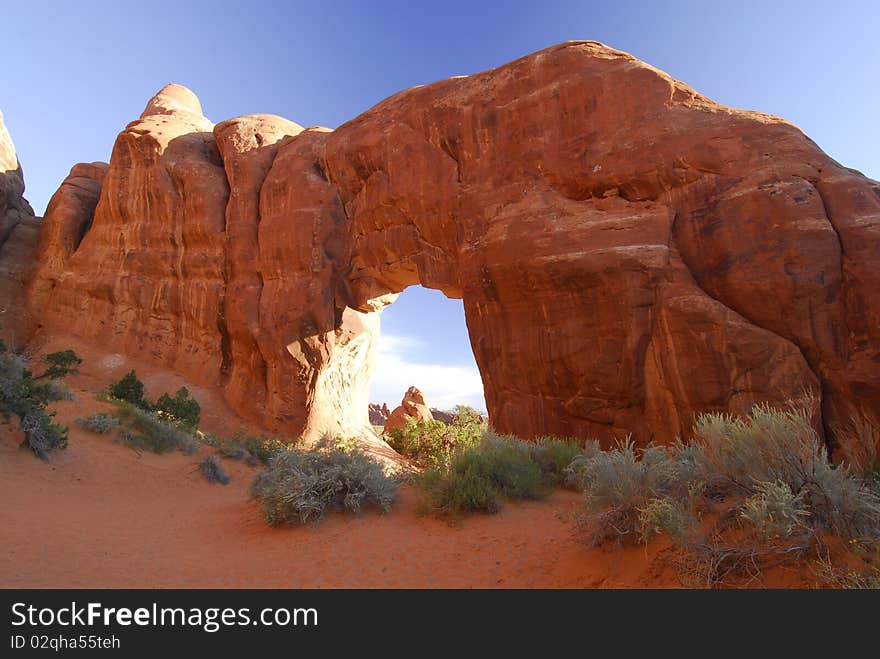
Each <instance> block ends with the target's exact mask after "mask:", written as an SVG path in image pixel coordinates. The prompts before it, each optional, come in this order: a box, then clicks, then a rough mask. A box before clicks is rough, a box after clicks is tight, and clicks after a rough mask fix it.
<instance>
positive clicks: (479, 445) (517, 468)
mask: <svg viewBox="0 0 880 659" xmlns="http://www.w3.org/2000/svg"><path fill="white" fill-rule="evenodd" d="M579 454H580V448H579V447H577V444H576V443H574V442H569V440H557V439H547V440H545V441H543V442H539V443H533V442H525V441H522V440H519V439H517V438H515V437H511V436H503V435H497V434H495V433H494V432H492V431H486V432H485V433H484V436H483V438H482V439H480V440H479V441H477V442H468V443H467V444H462V445H458V446H457V447H456V448H455V449H454V450H453V451H452V452H451V453H450V454H449V457H448V459H447V460H446V461H438V462H435V463H434V464H432V465H431V466H430V467H428V468H427V469H426V470H425V471H424V473H422V474H420V475H418V476H416V484H417V485H418V486H419V487H420V489H421V500H420V506H419V507H420V510H421V511H422V512H426V513H427V512H433V513H437V514H441V515H455V514H458V513H462V512H488V513H494V512H497V511H498V510H499V509H500V508H501V501H502V499H503V498H505V497H506V498H509V499H541V498H544V497H546V496H547V495H548V494H549V493H550V491H551V490H552V489H553V487H555V486H556V485H558V484H559V483H560V481H561V480H562V478H563V474H564V471H565V467H563V464H564V463H565V462H567V461H568V459H569V457H570V456H572V455H574V456H577V455H579Z"/></svg>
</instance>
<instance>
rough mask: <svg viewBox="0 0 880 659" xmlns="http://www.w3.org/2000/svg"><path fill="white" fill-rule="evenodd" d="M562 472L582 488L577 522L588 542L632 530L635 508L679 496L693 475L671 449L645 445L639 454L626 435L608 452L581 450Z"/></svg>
mask: <svg viewBox="0 0 880 659" xmlns="http://www.w3.org/2000/svg"><path fill="white" fill-rule="evenodd" d="M567 472H568V479H569V482H571V483H574V484H575V485H576V486H578V487H579V488H580V489H582V490H583V491H584V495H585V496H584V511H583V514H582V515H581V517H580V519H579V526H580V528H581V530H582V531H583V532H584V535H585V538H586V540H587V542H588V544H591V545H596V544H601V543H602V542H604V541H606V540H610V539H612V538H617V539H622V538H624V537H625V536H629V535H632V534H635V533H636V532H637V531H638V530H639V509H642V508H645V507H646V506H647V505H648V502H649V501H651V500H652V499H660V498H665V497H666V495H671V494H676V495H677V496H678V497H679V498H681V497H683V496H684V495H685V494H686V493H687V489H688V488H687V486H688V485H689V483H690V482H691V479H692V477H693V474H692V472H691V470H690V468H689V466H688V465H687V464H686V463H683V462H682V461H680V460H678V459H676V455H675V453H674V452H673V451H671V450H669V449H665V448H660V447H656V446H649V447H647V448H646V449H644V450H642V451H640V452H639V451H637V450H636V448H635V446H634V445H633V443H632V441H631V440H630V439H629V438H627V439H625V440H623V441H621V442H619V443H618V445H617V446H616V447H615V448H613V449H612V450H610V451H595V452H590V453H585V454H584V455H583V456H581V457H579V458H577V459H575V460H574V461H572V464H571V465H570V466H569V468H568V470H567Z"/></svg>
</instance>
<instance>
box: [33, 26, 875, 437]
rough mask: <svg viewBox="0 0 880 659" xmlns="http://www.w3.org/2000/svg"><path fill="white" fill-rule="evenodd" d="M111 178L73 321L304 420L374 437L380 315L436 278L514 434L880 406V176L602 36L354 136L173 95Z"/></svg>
mask: <svg viewBox="0 0 880 659" xmlns="http://www.w3.org/2000/svg"><path fill="white" fill-rule="evenodd" d="M98 179H99V177H98V176H94V177H92V178H91V180H93V181H95V182H96V183H100V182H99V181H98ZM65 185H67V182H66V183H65ZM100 185H101V191H100V199H99V200H98V202H97V206H96V208H95V211H94V218H92V217H91V214H90V212H89V210H88V204H82V206H81V209H80V210H77V211H76V213H73V211H72V210H71V209H73V205H72V204H61V203H60V202H59V204H58V205H57V210H56V209H55V208H52V209H50V211H51V212H47V217H46V222H45V224H44V227H43V240H44V243H43V244H44V248H43V251H44V253H46V254H50V255H54V256H52V258H53V259H54V261H53V263H54V265H52V266H51V267H48V268H47V269H46V271H47V272H48V273H49V274H45V275H44V274H40V275H39V276H38V277H37V278H36V279H35V281H34V282H33V284H32V290H34V291H38V292H39V295H37V297H36V298H35V299H39V300H40V301H41V304H42V309H43V310H44V312H43V314H44V322H45V323H46V324H48V325H55V326H59V327H63V328H65V329H68V330H69V329H73V330H74V331H75V332H76V333H78V334H80V335H81V336H83V337H86V338H91V339H95V340H100V341H101V342H103V343H105V344H106V345H110V346H113V348H114V349H115V350H119V351H132V352H138V353H140V354H146V355H148V356H150V357H151V358H152V359H153V360H155V361H156V362H157V363H161V364H165V365H168V366H170V367H173V368H176V369H178V370H180V371H182V372H184V373H186V374H187V375H188V376H189V377H191V378H193V379H195V380H198V381H199V382H201V383H203V384H209V385H211V384H213V385H216V386H221V387H223V388H224V391H225V394H226V397H227V398H228V400H229V401H230V402H231V403H232V404H233V405H234V406H235V407H236V408H237V409H239V410H240V411H242V412H243V413H245V414H248V415H250V416H253V417H258V418H261V419H263V420H264V421H265V422H266V423H267V424H274V425H275V426H277V427H279V428H282V429H284V430H286V431H287V432H291V433H296V434H305V435H306V436H316V435H318V434H321V433H323V432H342V433H346V434H359V433H361V432H368V431H367V430H365V429H366V428H368V419H367V409H368V407H367V406H368V400H367V398H366V391H367V383H368V379H369V373H370V370H371V368H372V363H373V354H374V350H373V348H374V346H375V343H376V339H377V336H378V318H379V313H380V311H381V309H382V308H383V307H384V306H385V305H387V304H388V303H390V302H393V300H394V298H395V296H396V294H398V293H400V292H401V291H402V290H403V289H405V288H406V287H407V286H411V285H416V284H421V285H423V286H427V287H430V288H436V289H439V290H441V291H443V292H444V293H445V294H446V295H447V296H449V297H454V298H462V299H463V301H464V307H465V314H466V318H467V325H468V331H469V334H470V339H471V344H472V346H473V350H474V355H475V357H476V360H477V363H478V365H479V368H480V371H481V374H482V377H483V382H484V385H485V394H486V402H487V406H488V410H489V415H490V423H491V424H492V425H493V426H495V427H496V428H497V429H498V430H499V431H500V432H504V433H514V434H517V435H519V436H522V437H534V436H538V435H543V434H556V435H566V436H578V437H592V436H595V437H599V438H600V439H602V440H604V441H606V442H607V441H610V440H611V438H612V437H614V436H620V435H622V434H624V433H629V432H631V433H633V436H634V438H636V439H637V440H638V441H640V442H647V441H649V440H652V439H653V440H654V441H661V442H666V441H671V440H673V439H674V438H675V437H676V436H678V435H683V434H687V433H688V432H689V430H690V428H691V425H692V422H693V416H694V414H695V413H698V412H701V411H707V410H727V411H731V412H745V411H747V410H748V408H749V407H750V406H751V405H753V404H755V403H758V402H768V403H770V404H773V405H783V404H785V403H786V402H787V401H789V400H800V399H803V398H805V397H806V398H809V397H810V396H812V397H814V398H815V400H816V401H821V407H819V406H817V409H815V413H816V419H817V422H819V421H820V420H824V423H825V424H826V425H831V424H833V423H834V422H835V421H836V420H839V419H841V418H843V417H845V416H846V415H848V414H849V413H850V412H851V411H852V408H853V407H862V408H864V409H869V410H870V409H875V410H876V409H880V299H878V294H877V291H878V290H880V184H878V183H877V182H875V181H871V180H869V179H867V178H865V177H864V176H862V175H860V174H859V173H857V172H854V171H852V170H849V169H847V168H845V167H842V166H841V165H839V164H838V163H836V162H834V161H833V160H831V159H830V158H829V157H828V156H827V155H825V154H824V153H823V152H822V151H821V150H820V149H819V148H818V147H817V146H816V145H815V144H814V143H813V142H812V141H810V139H809V138H807V137H806V136H805V135H804V134H803V133H802V132H801V131H800V130H799V129H798V128H797V127H795V126H793V125H791V124H789V123H787V122H785V121H783V120H781V119H778V118H775V117H771V116H768V115H764V114H760V113H755V112H745V111H740V110H734V109H731V108H726V107H723V106H720V105H718V104H716V103H714V102H713V101H711V100H709V99H707V98H705V97H703V96H701V95H699V94H698V93H697V92H695V91H694V90H693V89H691V88H689V87H687V86H686V85H684V84H682V83H680V82H678V81H676V80H673V79H672V78H670V77H669V76H667V75H666V74H664V73H662V72H660V71H658V70H656V69H654V68H652V67H650V66H648V65H646V64H644V63H643V62H640V61H638V60H637V59H635V58H633V57H632V56H630V55H627V54H626V53H622V52H620V51H616V50H613V49H611V48H608V47H606V46H603V45H601V44H598V43H595V42H571V43H566V44H562V45H559V46H555V47H552V48H549V49H547V50H544V51H541V52H538V53H535V54H533V55H530V56H527V57H524V58H522V59H520V60H517V61H515V62H512V63H510V64H507V65H505V66H502V67H500V68H498V69H495V70H492V71H488V72H485V73H480V74H476V75H472V76H467V77H459V78H452V79H449V80H444V81H441V82H438V83H435V84H432V85H427V86H423V87H418V88H413V89H410V90H406V91H404V92H401V93H399V94H397V95H395V96H393V97H391V98H389V99H387V100H386V101H384V102H382V103H380V104H379V105H377V106H376V107H374V108H373V109H371V110H369V111H367V112H366V113H364V114H363V115H361V116H359V117H358V118H356V119H354V120H352V121H351V122H349V123H347V124H345V125H343V126H341V127H340V128H338V129H337V130H335V131H329V130H326V129H308V130H302V129H301V128H300V127H299V126H297V125H296V124H293V123H291V122H287V121H285V120H283V119H280V118H278V117H272V116H266V115H257V116H250V117H240V118H238V119H234V120H230V121H226V122H223V123H221V124H219V125H217V126H213V124H211V122H209V121H208V120H207V119H205V118H204V116H203V115H202V113H201V108H200V106H199V103H198V100H197V99H196V98H195V96H194V95H193V94H192V93H191V92H189V91H188V90H186V89H184V88H181V87H179V86H173V85H172V86H169V87H167V88H165V89H164V90H163V91H162V92H160V93H159V94H158V95H157V96H156V97H155V98H154V99H153V100H151V101H150V103H149V105H148V106H147V109H146V110H145V111H144V114H143V115H142V116H141V118H140V119H139V120H138V121H135V122H133V123H132V124H130V125H129V126H128V127H127V128H126V129H125V130H124V131H123V132H122V133H121V134H120V136H119V138H118V139H117V142H116V145H115V147H114V150H113V154H112V157H111V160H110V165H109V169H108V170H107V171H106V174H104V176H103V182H102V183H100ZM63 188H64V186H62V189H63ZM60 193H61V191H59V194H60ZM62 209H65V210H64V212H62ZM65 213H67V214H68V215H70V216H69V217H68V215H65ZM72 214H76V218H75V219H71V218H72ZM62 215H64V216H65V217H67V219H64V218H62V217H61V216H62ZM63 227H67V228H63ZM77 227H79V228H82V227H86V228H87V231H86V232H85V234H84V237H83V238H82V240H81V242H79V244H78V246H75V247H74V249H73V250H72V251H70V250H69V249H68V246H70V245H75V243H76V240H71V236H76V235H78V234H77V231H78V230H79V229H77V230H74V229H75V228H77ZM88 227H90V228H88ZM59 266H60V267H59Z"/></svg>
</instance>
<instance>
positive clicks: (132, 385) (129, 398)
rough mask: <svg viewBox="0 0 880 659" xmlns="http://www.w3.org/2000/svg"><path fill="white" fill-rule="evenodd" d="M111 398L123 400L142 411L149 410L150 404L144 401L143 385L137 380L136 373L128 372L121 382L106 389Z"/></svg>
mask: <svg viewBox="0 0 880 659" xmlns="http://www.w3.org/2000/svg"><path fill="white" fill-rule="evenodd" d="M107 393H108V394H109V395H110V397H111V398H115V399H117V400H123V401H126V402H128V403H131V404H132V405H136V406H137V407H140V408H142V409H149V407H150V404H149V403H148V402H147V401H146V399H144V383H143V382H141V381H140V380H139V379H138V376H137V373H135V372H134V371H133V370H132V371H129V372H128V373H126V374H125V376H123V377H122V379H121V380H118V381H117V382H114V383H113V384H111V385H110V386H109V387H108V388H107Z"/></svg>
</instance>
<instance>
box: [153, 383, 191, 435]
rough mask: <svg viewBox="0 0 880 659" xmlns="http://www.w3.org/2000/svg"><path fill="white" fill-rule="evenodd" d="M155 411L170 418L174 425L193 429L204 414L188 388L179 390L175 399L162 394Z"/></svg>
mask: <svg viewBox="0 0 880 659" xmlns="http://www.w3.org/2000/svg"><path fill="white" fill-rule="evenodd" d="M153 409H154V410H155V411H156V412H158V413H159V414H160V416H165V417H169V418H170V419H171V420H172V421H173V422H174V423H177V424H178V425H181V426H184V427H186V428H191V429H192V428H196V427H197V426H198V425H199V418H200V416H201V412H202V408H201V406H200V405H199V401H197V400H196V399H195V398H193V397H191V396H190V395H189V390H188V389H187V388H186V387H181V388H180V389H178V390H177V393H176V394H175V395H174V397H173V398H172V397H171V396H169V395H168V394H162V395H161V396H159V400H157V401H156V404H155V405H154V406H153Z"/></svg>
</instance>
